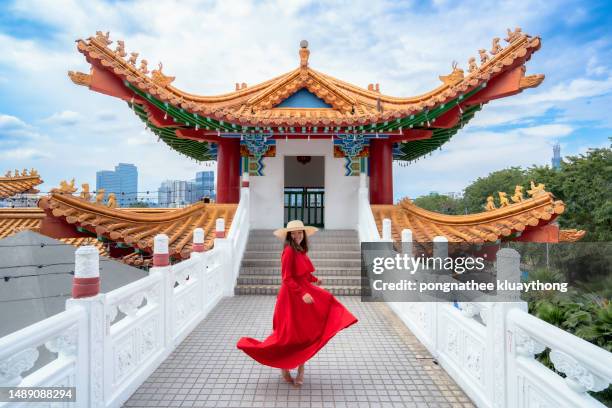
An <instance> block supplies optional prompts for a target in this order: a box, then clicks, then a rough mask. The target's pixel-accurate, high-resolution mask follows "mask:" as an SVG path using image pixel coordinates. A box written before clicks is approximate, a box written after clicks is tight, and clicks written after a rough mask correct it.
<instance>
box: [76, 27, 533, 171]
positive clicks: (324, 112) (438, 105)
mask: <svg viewBox="0 0 612 408" xmlns="http://www.w3.org/2000/svg"><path fill="white" fill-rule="evenodd" d="M506 42H507V43H508V45H507V46H506V47H505V48H503V47H502V46H500V44H499V38H496V39H494V40H493V45H492V49H491V50H490V51H489V52H487V51H486V50H484V49H483V50H480V51H479V53H480V61H481V64H480V65H478V64H477V63H476V61H475V59H474V58H471V59H470V61H469V69H468V71H469V72H468V73H467V74H464V71H463V70H462V69H460V68H457V66H456V65H455V66H454V67H453V71H452V72H451V73H450V74H449V75H445V76H440V80H441V81H442V84H441V85H440V86H438V87H437V88H435V89H433V90H431V91H430V92H427V93H425V94H422V95H418V96H414V97H406V98H402V97H394V96H389V95H384V94H382V93H381V92H380V91H379V87H378V84H376V86H374V85H370V86H369V87H368V89H366V88H362V87H359V86H356V85H352V84H349V83H347V82H344V81H342V80H339V79H336V78H334V77H332V76H330V75H327V74H324V73H322V72H319V71H316V70H314V69H312V68H311V67H310V66H309V65H308V56H309V54H310V51H309V50H308V48H307V43H305V42H303V44H301V46H302V48H300V51H299V54H300V65H299V67H298V68H296V69H294V70H292V71H290V72H287V73H285V74H283V75H280V76H278V77H276V78H273V79H271V80H268V81H265V82H263V83H260V84H258V85H255V86H251V87H248V86H246V84H242V85H240V84H236V90H235V91H234V92H230V93H227V94H222V95H216V96H200V95H193V94H190V93H187V92H185V91H182V90H180V89H178V88H175V87H174V86H172V85H171V84H172V82H173V81H174V77H170V76H167V75H165V74H164V73H163V72H162V69H163V67H162V64H161V63H160V64H159V68H157V69H154V70H152V71H151V74H150V75H149V68H148V63H147V61H146V60H141V62H140V64H139V67H137V57H138V53H134V52H133V53H131V54H130V55H131V56H130V58H128V59H126V58H125V57H127V52H126V51H125V46H124V43H123V41H117V46H116V48H115V49H114V50H112V49H111V48H109V45H110V44H111V43H112V41H111V40H110V39H109V34H108V33H107V34H103V33H101V32H98V33H97V34H96V36H94V37H90V38H88V39H87V40H78V41H77V43H78V44H77V48H78V50H79V51H80V52H81V53H83V54H84V55H85V57H86V59H87V61H88V62H89V63H90V64H91V73H90V74H85V73H80V72H72V71H71V72H69V76H70V78H71V79H72V80H73V82H74V83H76V84H79V85H84V86H87V87H89V88H90V89H92V90H95V91H97V92H101V93H105V94H109V95H112V96H115V97H119V98H121V99H123V100H125V101H128V102H129V103H130V106H131V107H132V108H133V109H134V110H135V112H136V113H137V114H138V115H139V116H140V117H141V118H142V119H143V120H144V121H145V122H146V123H147V126H148V127H149V128H151V130H152V131H153V132H155V133H156V134H158V136H160V138H163V139H164V141H165V142H167V143H168V144H171V143H170V142H172V143H176V140H175V139H183V140H185V139H187V141H188V143H187V145H177V146H172V147H173V148H176V149H177V150H179V151H181V152H183V153H185V154H188V155H190V156H191V157H194V158H196V159H199V160H207V159H210V158H211V154H214V153H210V152H209V151H208V150H209V149H208V147H206V146H204V147H202V146H200V147H199V150H198V149H196V148H195V147H194V143H197V141H207V142H215V141H216V140H218V139H216V140H215V137H214V136H217V135H221V133H222V132H223V133H247V132H258V133H263V132H265V133H269V134H270V135H271V136H273V135H274V134H277V135H278V134H288V133H289V134H295V133H298V134H299V133H308V134H328V135H333V134H334V133H364V132H369V133H376V134H378V133H383V134H387V135H390V136H394V137H395V139H396V141H398V142H400V143H401V147H400V150H399V151H398V152H397V154H396V156H397V157H395V158H396V159H403V160H412V159H414V158H416V157H418V156H420V155H422V154H425V153H427V152H429V151H431V150H433V149H435V148H437V147H438V146H439V145H441V144H443V143H444V142H446V141H447V140H448V139H449V138H450V136H452V134H454V133H455V132H456V131H457V130H458V128H460V127H461V126H462V125H463V124H464V123H465V122H466V121H467V120H469V119H470V118H471V117H472V116H473V113H474V110H473V108H474V106H476V107H478V108H479V107H480V105H481V104H482V103H486V102H488V101H489V100H491V99H496V98H501V97H506V96H510V95H513V94H516V93H518V92H521V91H522V90H523V89H525V88H530V87H535V86H538V85H539V84H540V83H541V82H542V80H543V79H544V76H543V75H531V76H525V66H524V64H525V62H526V61H527V60H529V58H530V57H531V54H532V53H533V52H535V51H537V50H538V49H539V48H540V45H541V41H540V38H539V37H531V36H528V35H526V34H524V33H522V32H521V30H520V28H517V29H516V30H515V31H514V32H511V31H510V30H508V37H507V38H506ZM304 43H305V44H304ZM303 89H306V90H308V91H309V92H310V93H312V94H314V95H315V96H316V97H318V98H320V99H321V100H322V101H323V102H325V103H326V104H328V105H330V106H331V107H330V108H320V107H319V108H286V107H278V105H279V104H280V103H281V102H283V101H284V100H285V99H287V98H289V97H291V95H293V94H295V93H296V92H298V91H300V90H303ZM136 107H138V109H137V108H136ZM464 110H465V111H468V110H471V111H469V112H465V114H464ZM162 117H163V119H162ZM168 117H170V119H168ZM412 130H414V131H416V130H429V131H431V132H433V134H429V137H423V134H422V133H420V134H419V136H418V137H417V136H416V135H412V134H411V132H412ZM207 131H212V132H213V134H211V133H210V132H208V133H207ZM424 138H425V139H427V138H433V139H435V140H434V143H427V141H426V140H418V142H420V143H417V144H416V145H411V143H416V142H414V141H412V140H414V139H424ZM189 139H192V140H189ZM198 139H199V140H198ZM411 139H412V140H411ZM409 145H410V146H409ZM415 149H416V150H415ZM196 150H198V151H196ZM203 150H204V151H203Z"/></svg>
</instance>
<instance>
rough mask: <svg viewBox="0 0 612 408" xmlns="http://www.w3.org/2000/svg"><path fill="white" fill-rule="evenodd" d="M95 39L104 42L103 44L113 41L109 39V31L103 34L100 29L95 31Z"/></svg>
mask: <svg viewBox="0 0 612 408" xmlns="http://www.w3.org/2000/svg"><path fill="white" fill-rule="evenodd" d="M96 41H98V42H100V43H102V44H104V45H105V46H107V45H111V44H112V43H113V42H112V41H111V40H110V31H107V32H106V34H104V33H103V32H102V31H96Z"/></svg>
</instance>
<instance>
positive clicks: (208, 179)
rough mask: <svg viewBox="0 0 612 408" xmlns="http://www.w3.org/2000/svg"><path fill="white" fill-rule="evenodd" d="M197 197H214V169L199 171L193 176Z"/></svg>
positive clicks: (197, 198) (199, 198)
mask: <svg viewBox="0 0 612 408" xmlns="http://www.w3.org/2000/svg"><path fill="white" fill-rule="evenodd" d="M195 183H196V189H197V190H196V191H197V197H196V200H201V199H202V198H204V197H209V198H211V199H214V198H215V172H214V171H199V172H197V173H196V178H195Z"/></svg>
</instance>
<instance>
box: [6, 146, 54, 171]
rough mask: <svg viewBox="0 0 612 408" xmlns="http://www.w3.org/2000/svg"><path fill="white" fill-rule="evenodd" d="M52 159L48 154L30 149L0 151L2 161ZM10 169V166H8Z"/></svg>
mask: <svg viewBox="0 0 612 408" xmlns="http://www.w3.org/2000/svg"><path fill="white" fill-rule="evenodd" d="M50 157H52V156H51V155H50V154H49V153H47V152H44V151H42V150H37V149H32V148H18V149H10V150H0V158H2V159H3V160H7V161H9V160H38V159H42V158H50ZM16 166H17V167H18V165H16ZM9 167H10V166H9Z"/></svg>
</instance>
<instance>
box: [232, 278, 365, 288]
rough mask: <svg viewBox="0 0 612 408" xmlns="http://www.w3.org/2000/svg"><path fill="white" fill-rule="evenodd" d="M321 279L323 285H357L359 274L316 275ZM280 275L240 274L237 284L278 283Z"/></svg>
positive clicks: (359, 280)
mask: <svg viewBox="0 0 612 408" xmlns="http://www.w3.org/2000/svg"><path fill="white" fill-rule="evenodd" d="M316 276H317V277H318V278H321V279H322V280H323V287H324V288H327V287H328V286H329V287H332V286H359V285H360V284H361V276H325V275H316ZM280 284H281V277H280V275H276V276H272V275H242V276H239V277H238V285H280Z"/></svg>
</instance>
